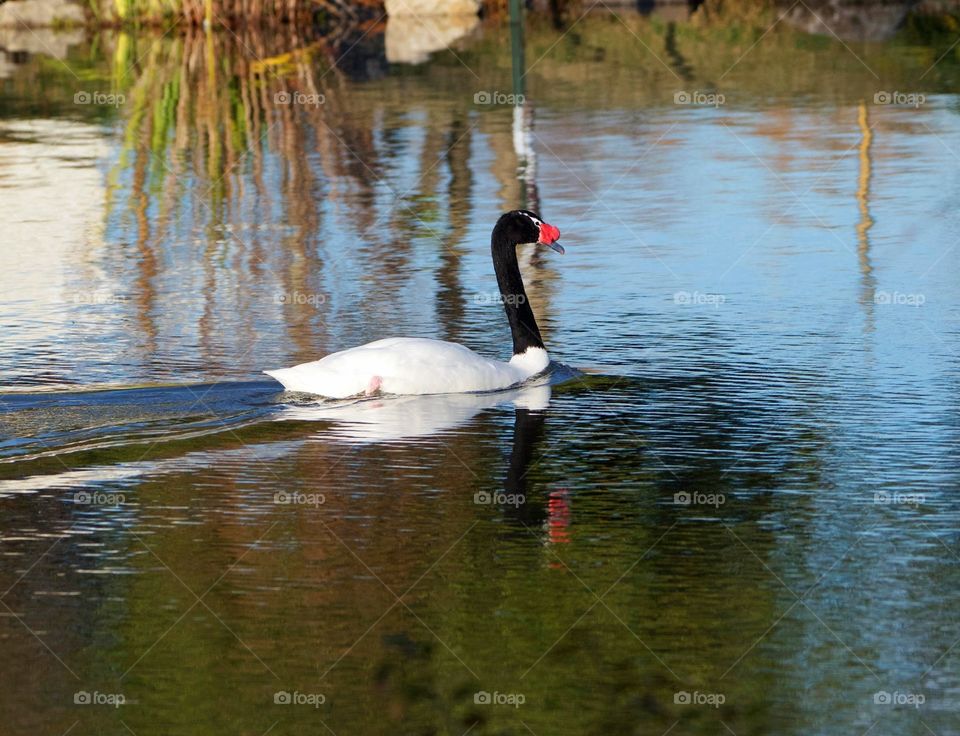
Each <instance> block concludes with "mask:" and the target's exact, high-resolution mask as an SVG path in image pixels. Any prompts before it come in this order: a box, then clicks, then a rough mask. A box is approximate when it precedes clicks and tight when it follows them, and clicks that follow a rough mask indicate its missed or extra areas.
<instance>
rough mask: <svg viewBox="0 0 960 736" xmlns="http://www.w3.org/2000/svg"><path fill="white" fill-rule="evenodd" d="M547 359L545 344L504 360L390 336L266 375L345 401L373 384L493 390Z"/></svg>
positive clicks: (390, 389) (401, 389) (429, 390)
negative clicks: (344, 399)
mask: <svg viewBox="0 0 960 736" xmlns="http://www.w3.org/2000/svg"><path fill="white" fill-rule="evenodd" d="M549 363H550V358H549V357H548V356H547V351H546V350H543V349H542V348H529V349H528V350H527V351H526V352H524V353H523V354H521V355H515V356H513V358H512V359H511V361H510V362H509V363H503V362H501V361H497V360H490V359H488V358H484V357H483V356H481V355H478V354H477V353H475V352H473V351H472V350H470V349H469V348H465V347H464V346H463V345H458V344H457V343H453V342H445V341H443V340H431V339H428V338H423V337H390V338H387V339H385V340H377V341H376V342H370V343H367V344H366V345H360V346H359V347H355V348H350V349H349V350H342V351H340V352H339V353H332V354H330V355H328V356H326V357H324V358H321V359H320V360H315V361H312V362H310V363H301V364H300V365H295V366H293V367H292V368H281V369H279V370H273V371H264V373H266V374H267V375H268V376H273V377H274V378H275V379H277V380H278V381H279V382H280V383H282V384H283V386H284V388H286V389H287V390H288V391H302V392H304V393H311V394H319V395H320V396H327V397H330V398H334V399H342V398H346V397H348V396H356V395H358V394H362V393H365V392H367V391H368V390H369V389H370V387H371V386H372V385H374V384H375V383H379V390H380V392H382V393H386V394H443V393H461V392H464V391H495V390H497V389H503V388H509V387H510V386H515V385H517V384H519V383H522V382H523V381H525V380H527V379H528V378H530V377H531V376H534V375H536V374H538V373H541V372H542V371H543V370H544V369H545V368H546V367H547V365H549Z"/></svg>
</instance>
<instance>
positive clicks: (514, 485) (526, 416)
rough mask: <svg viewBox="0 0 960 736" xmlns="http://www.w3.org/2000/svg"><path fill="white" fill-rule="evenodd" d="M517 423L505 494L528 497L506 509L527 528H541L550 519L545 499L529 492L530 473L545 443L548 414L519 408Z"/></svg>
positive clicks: (514, 428) (514, 427)
mask: <svg viewBox="0 0 960 736" xmlns="http://www.w3.org/2000/svg"><path fill="white" fill-rule="evenodd" d="M515 412H516V416H515V418H514V422H513V447H512V448H511V450H510V467H509V468H508V469H507V477H506V478H505V479H504V481H503V490H504V492H505V493H512V494H514V495H522V496H524V502H523V503H522V504H519V505H517V506H515V507H511V506H508V507H506V510H507V513H508V514H509V515H510V516H513V517H516V518H518V519H520V520H521V521H522V522H523V523H524V524H525V525H527V526H539V525H540V524H541V523H542V522H543V519H544V518H546V515H545V512H544V508H543V503H542V501H541V499H539V498H534V497H533V496H532V495H531V494H530V493H528V492H527V486H528V485H529V484H528V478H527V474H528V473H529V471H530V470H532V469H533V467H535V466H536V460H535V459H534V457H533V456H534V453H535V451H536V450H537V448H538V447H539V446H540V445H541V444H542V442H543V436H544V422H545V420H546V418H547V414H546V412H543V411H530V410H529V409H520V408H517V409H515Z"/></svg>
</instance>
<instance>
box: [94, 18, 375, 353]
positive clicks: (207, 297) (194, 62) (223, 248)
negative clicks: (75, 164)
mask: <svg viewBox="0 0 960 736" xmlns="http://www.w3.org/2000/svg"><path fill="white" fill-rule="evenodd" d="M289 41H291V42H293V43H294V44H298V46H297V50H295V51H294V52H289V53H285V54H283V55H279V56H278V55H276V50H277V49H276V47H275V45H274V44H273V43H271V42H268V41H266V40H264V39H263V38H262V37H260V36H258V35H256V34H247V35H245V36H243V37H242V38H238V37H231V36H219V35H216V34H212V33H210V32H207V33H188V34H186V35H184V36H182V37H180V38H177V39H172V40H166V39H160V40H155V41H148V43H150V47H149V49H148V50H147V51H146V53H144V51H143V49H138V48H137V47H136V44H135V43H132V42H131V40H130V38H129V37H128V36H126V35H125V34H122V35H120V36H119V40H118V43H117V44H116V48H115V58H114V71H115V84H116V85H117V86H119V87H121V88H122V89H125V93H126V96H127V98H128V100H129V104H128V109H127V117H126V120H125V128H126V129H125V134H124V138H123V146H122V150H121V152H120V155H119V157H118V159H117V164H116V167H115V170H114V171H113V172H111V175H110V180H111V182H112V184H113V187H112V195H113V200H112V201H111V202H109V204H108V211H107V216H108V218H111V217H113V216H115V217H117V218H119V221H120V223H121V224H122V223H123V222H125V221H127V220H128V219H129V216H130V215H132V216H133V218H134V220H135V222H136V227H135V229H133V231H132V232H131V236H132V238H134V239H135V240H136V244H137V245H136V248H137V252H138V253H139V259H138V260H139V269H140V274H139V277H138V284H137V289H136V291H137V295H138V298H137V302H136V304H137V311H138V314H137V319H138V321H139V322H140V324H141V330H142V334H143V335H145V336H146V337H147V338H148V339H147V341H145V342H144V343H143V344H142V349H143V350H144V351H145V352H147V353H148V354H149V355H153V354H154V352H155V348H156V346H155V345H154V344H153V342H154V340H153V338H154V336H155V335H156V332H157V327H156V325H155V324H153V314H154V313H155V308H154V307H155V300H156V291H157V287H156V285H155V284H154V281H155V279H156V274H157V271H158V257H160V255H159V252H160V245H161V244H162V243H165V242H167V241H168V240H169V239H170V237H171V233H170V231H171V230H173V229H176V228H178V227H182V225H181V224H180V223H181V220H184V221H186V222H188V223H191V224H195V225H196V226H197V227H196V229H197V230H199V231H200V232H202V233H203V234H204V241H205V247H204V250H203V255H202V264H198V268H196V269H195V271H194V272H196V273H200V272H202V274H203V282H202V289H201V290H200V291H201V292H202V298H203V299H204V304H203V307H202V314H201V316H200V317H199V320H198V327H199V330H200V336H199V337H200V346H201V350H202V351H203V353H204V356H203V358H204V360H205V361H211V360H213V359H214V357H213V356H215V355H220V356H221V357H222V351H220V350H218V349H217V347H216V343H217V342H218V340H222V335H217V332H218V314H221V312H222V309H223V305H222V304H218V303H217V302H216V298H217V294H218V291H221V290H222V286H223V285H222V284H218V281H221V280H222V279H223V278H224V272H223V268H222V265H221V264H220V263H218V259H220V258H222V257H223V256H224V255H225V254H226V253H227V252H228V251H229V252H230V254H231V255H232V256H233V257H234V258H236V260H237V262H241V263H244V264H247V267H248V271H246V272H244V273H235V274H234V276H235V277H236V278H238V279H240V278H247V279H249V280H251V281H262V280H263V276H264V273H263V272H264V271H270V270H271V269H269V268H267V267H266V263H265V260H266V259H268V258H270V257H271V255H276V254H275V253H271V252H270V250H268V249H265V248H264V242H263V237H264V235H263V232H262V229H261V228H260V227H257V226H256V225H257V224H259V223H260V218H262V217H263V216H264V214H267V213H269V214H268V215H267V219H269V220H280V221H282V222H283V223H284V225H285V226H286V227H285V228H284V229H285V230H287V231H288V233H290V234H289V235H287V237H284V238H283V242H284V246H285V247H284V249H283V252H282V253H281V254H280V259H281V260H282V261H283V263H282V266H281V268H280V269H279V272H278V273H274V274H272V275H273V276H274V278H275V279H277V280H279V281H281V282H282V285H281V289H282V290H285V291H289V292H299V293H304V294H307V293H312V292H315V291H316V289H315V288H313V287H312V286H311V284H310V283H309V279H310V278H312V277H313V276H314V275H315V274H316V273H317V272H318V271H319V264H318V262H317V256H316V248H315V246H316V244H317V240H318V238H317V233H318V232H319V229H320V214H319V212H320V210H319V208H318V207H317V202H316V198H315V197H314V196H310V195H311V194H312V193H313V192H315V191H316V189H317V187H318V183H317V181H316V174H315V170H314V168H313V167H312V166H311V165H310V160H309V158H310V154H311V153H312V151H313V148H314V146H313V145H312V143H311V142H310V141H309V139H308V135H309V133H310V131H311V129H312V130H315V131H329V130H330V126H329V124H328V123H326V122H325V118H326V117H327V112H326V110H325V108H324V106H323V105H322V104H313V105H310V104H301V105H297V104H278V102H277V100H284V99H292V98H294V97H296V96H300V97H299V98H303V96H304V95H314V96H315V97H314V98H311V99H317V100H320V99H323V97H328V96H331V95H333V94H335V91H334V92H331V91H329V90H327V89H326V88H325V87H324V86H323V84H322V81H323V79H324V78H325V76H326V74H325V68H326V69H329V67H325V65H324V64H318V63H317V59H316V58H315V57H316V56H317V54H316V51H317V50H318V49H319V48H320V47H318V46H317V45H307V44H304V43H302V42H299V39H297V38H293V39H289ZM138 60H139V64H138V63H137V62H138ZM133 68H137V73H136V75H135V79H130V80H128V79H127V78H126V75H127V74H128V73H129V71H128V70H131V69H133ZM304 99H305V98H304ZM267 150H272V151H275V152H277V153H278V154H279V159H280V161H281V162H282V164H283V165H282V166H281V167H280V173H279V175H278V176H276V181H269V182H268V179H269V178H271V177H268V175H267V173H266V171H267V166H266V164H265V160H264V158H265V154H266V151H267ZM341 153H343V152H342V151H341ZM331 160H333V161H335V162H337V164H336V165H335V166H334V167H333V168H334V172H331V173H335V174H340V175H343V174H347V176H348V177H349V174H350V173H352V174H353V176H354V178H358V179H360V180H361V181H365V183H366V185H367V186H370V187H372V183H373V180H372V177H370V176H369V175H366V176H365V173H364V172H363V171H359V170H354V171H353V172H347V171H345V169H346V166H348V164H346V163H345V161H344V156H343V155H341V156H339V158H338V157H331ZM128 171H129V172H130V173H132V176H130V177H129V186H128V187H126V188H125V187H121V186H119V182H120V181H121V180H124V179H126V178H127V172H128ZM334 181H336V180H334ZM332 186H334V187H336V186H338V184H336V183H334V184H332ZM339 186H342V184H341V185H339ZM276 189H279V191H275V190H276ZM124 194H126V195H127V197H128V199H127V200H126V201H125V202H121V201H117V198H118V197H121V196H123V195H124ZM278 210H282V215H281V214H280V213H279V212H278ZM127 213H130V215H128V214H127ZM181 213H182V215H183V217H181V216H180V215H181ZM177 234H179V235H180V237H181V238H182V237H188V238H193V237H194V235H193V233H186V234H185V233H182V232H181V233H177ZM218 286H219V287H220V288H218ZM237 291H238V292H242V291H243V290H240V289H238V290H237ZM287 317H288V319H290V320H291V324H290V333H291V335H292V336H293V338H294V340H295V341H299V342H301V345H300V347H301V348H302V349H303V351H305V352H306V351H311V350H313V349H315V338H316V337H317V336H316V335H315V334H311V333H313V332H315V328H316V327H317V326H318V324H314V323H317V322H318V321H317V320H316V319H315V318H316V310H304V309H291V310H288V312H287ZM239 329H241V330H242V331H243V332H244V333H246V334H245V335H244V337H248V336H253V335H255V330H254V328H253V325H252V324H249V323H243V324H241V325H240V327H239ZM247 344H252V343H251V342H249V341H248V342H247Z"/></svg>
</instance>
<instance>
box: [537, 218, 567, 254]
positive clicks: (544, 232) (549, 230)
mask: <svg viewBox="0 0 960 736" xmlns="http://www.w3.org/2000/svg"><path fill="white" fill-rule="evenodd" d="M558 240H560V230H559V229H557V228H555V227H554V226H553V225H548V224H547V223H545V222H541V223H540V240H539V241H537V242H539V243H540V245H547V246H550V247H551V248H553V249H554V250H555V251H557V253H563V246H562V245H560V244H558V243H557V241H558Z"/></svg>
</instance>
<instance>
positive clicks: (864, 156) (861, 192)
mask: <svg viewBox="0 0 960 736" xmlns="http://www.w3.org/2000/svg"><path fill="white" fill-rule="evenodd" d="M857 122H858V124H859V126H860V134H861V138H860V171H859V175H858V177H857V207H858V208H859V210H860V221H859V222H858V223H857V257H858V260H859V263H860V275H861V283H862V293H861V296H860V301H861V303H862V304H863V305H864V306H866V307H867V309H868V313H869V314H871V315H872V313H873V299H874V292H875V290H876V278H875V277H874V275H873V265H872V264H871V263H870V240H869V238H868V233H869V232H870V228H871V227H873V218H872V217H870V200H869V197H870V174H871V168H872V162H871V158H870V145H871V144H872V143H873V131H872V130H871V129H870V126H869V124H868V120H867V106H866V104H865V103H863V102H861V103H860V107H859V110H858V113H857Z"/></svg>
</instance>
